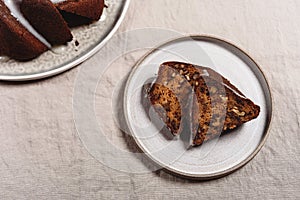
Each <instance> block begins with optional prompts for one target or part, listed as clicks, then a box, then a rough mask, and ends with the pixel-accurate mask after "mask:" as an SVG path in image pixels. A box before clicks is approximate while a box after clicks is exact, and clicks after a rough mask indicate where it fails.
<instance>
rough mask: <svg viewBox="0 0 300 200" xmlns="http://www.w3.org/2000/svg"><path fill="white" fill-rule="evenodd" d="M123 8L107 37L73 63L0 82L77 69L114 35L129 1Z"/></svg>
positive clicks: (7, 77) (0, 76)
mask: <svg viewBox="0 0 300 200" xmlns="http://www.w3.org/2000/svg"><path fill="white" fill-rule="evenodd" d="M125 1H126V2H125V3H124V7H123V9H122V12H121V14H120V16H119V18H118V20H117V22H116V23H115V25H114V27H113V28H112V29H111V31H110V32H109V33H108V35H107V36H106V37H105V38H104V39H103V40H102V41H101V42H100V43H99V44H97V45H96V46H95V47H94V48H93V49H91V50H90V51H87V53H83V55H81V56H79V57H78V58H76V59H75V60H74V61H71V62H70V63H68V64H66V65H63V66H62V67H59V68H55V69H52V70H49V71H45V72H41V73H36V74H28V75H18V76H6V75H0V80H1V81H32V80H38V79H44V78H48V77H51V76H55V75H57V74H60V73H63V72H65V71H67V70H69V69H72V68H74V67H77V66H78V65H80V64H81V63H82V62H84V61H86V60H87V59H89V58H90V57H92V56H93V55H94V54H96V53H97V52H98V51H99V50H100V49H101V48H102V47H103V46H104V45H105V44H106V42H107V41H109V40H110V39H111V37H112V36H113V35H114V34H115V32H116V31H117V30H118V28H119V27H120V25H121V23H122V21H123V20H124V18H125V16H126V13H127V11H128V8H129V4H130V0H125Z"/></svg>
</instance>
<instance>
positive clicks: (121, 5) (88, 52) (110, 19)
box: [0, 0, 129, 81]
mask: <svg viewBox="0 0 300 200" xmlns="http://www.w3.org/2000/svg"><path fill="white" fill-rule="evenodd" d="M105 4H106V5H107V6H108V8H105V9H104V11H103V15H102V17H101V19H100V20H99V21H98V22H95V23H93V24H90V25H87V26H81V27H78V28H73V29H72V34H73V36H74V39H73V41H72V42H69V43H68V45H67V46H62V47H57V48H53V49H51V50H49V51H47V52H45V53H44V54H42V55H41V56H40V57H38V58H37V59H34V60H32V61H29V62H17V61H15V60H12V59H8V58H6V57H1V58H0V80H10V81H25V80H34V79H41V78H45V77H49V76H53V75H56V74H59V73H61V72H64V71H66V70H68V69H70V68H72V67H75V66H76V65H78V64H80V63H81V62H83V61H84V60H86V59H88V58H89V57H90V56H92V55H94V53H96V52H97V50H99V49H100V48H101V47H102V46H103V45H104V44H105V43H106V42H107V41H108V40H109V39H110V37H111V36H112V35H113V34H114V33H115V31H116V30H117V28H118V27H119V25H120V24H121V21H122V20H123V18H124V16H125V13H126V11H127V8H128V5H129V0H119V1H115V0H105ZM75 41H78V42H79V45H76V44H75Z"/></svg>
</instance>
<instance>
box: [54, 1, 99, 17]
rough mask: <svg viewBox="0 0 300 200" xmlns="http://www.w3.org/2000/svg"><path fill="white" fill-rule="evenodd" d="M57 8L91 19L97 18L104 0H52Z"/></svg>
mask: <svg viewBox="0 0 300 200" xmlns="http://www.w3.org/2000/svg"><path fill="white" fill-rule="evenodd" d="M52 2H53V3H55V5H56V7H57V8H58V9H59V10H62V11H65V12H67V13H72V14H75V15H78V16H81V17H86V18H88V19H91V20H99V19H100V17H101V14H102V11H103V8H104V0H52Z"/></svg>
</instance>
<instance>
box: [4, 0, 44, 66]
mask: <svg viewBox="0 0 300 200" xmlns="http://www.w3.org/2000/svg"><path fill="white" fill-rule="evenodd" d="M47 49H48V48H47V46H46V45H44V44H43V43H42V42H40V41H39V40H38V39H37V38H36V37H34V36H33V35H32V34H31V33H30V32H29V31H28V30H27V29H26V28H25V27H23V25H22V24H20V23H19V22H18V21H17V20H16V18H14V17H13V16H12V15H11V13H10V10H9V9H8V8H7V7H6V5H5V4H4V2H3V1H2V0H0V53H1V54H4V55H6V56H9V57H11V58H13V59H17V60H30V59H33V58H35V57H37V56H39V55H40V54H42V53H43V52H45V51H47Z"/></svg>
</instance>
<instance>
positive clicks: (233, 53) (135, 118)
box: [124, 36, 272, 179]
mask: <svg viewBox="0 0 300 200" xmlns="http://www.w3.org/2000/svg"><path fill="white" fill-rule="evenodd" d="M165 61H183V62H188V63H193V64H197V65H202V66H207V67H210V68H212V69H214V70H215V71H217V72H219V73H220V74H222V75H223V76H224V77H226V78H227V79H228V80H230V81H231V82H232V83H233V84H234V85H235V86H237V88H239V89H240V90H241V91H242V92H243V93H244V94H245V95H246V97H248V98H250V99H251V100H252V101H253V102H254V103H256V104H258V105H259V106H260V107H261V112H260V115H259V116H258V118H257V119H255V120H252V121H250V122H248V123H246V124H244V125H243V126H241V127H240V128H238V129H236V130H234V131H232V132H231V133H230V134H226V135H224V136H221V137H220V138H218V139H215V140H212V141H210V142H207V143H204V144H203V145H202V146H199V147H197V148H192V149H190V150H187V149H186V148H185V146H184V145H183V142H182V141H181V140H179V139H176V138H171V139H170V138H168V137H166V136H164V135H163V134H162V133H160V130H161V126H158V125H157V123H156V125H154V123H152V122H151V119H152V120H153V118H151V117H150V118H149V117H148V111H146V109H145V108H144V106H143V104H142V101H141V99H143V93H142V86H143V85H144V84H145V82H147V80H149V79H151V78H153V77H155V76H156V75H157V71H158V68H159V65H160V64H161V63H163V62H165ZM124 112H125V117H126V121H127V124H128V127H129V130H130V132H131V134H132V135H133V137H134V139H135V140H136V143H137V144H138V146H139V147H140V148H141V149H142V151H144V153H146V154H147V155H148V156H149V157H150V158H151V159H152V160H153V161H154V162H156V163H157V164H159V165H161V166H162V167H163V168H165V169H167V170H168V171H170V172H173V173H176V174H177V175H181V176H185V177H188V178H196V179H210V178H216V177H220V176H223V175H226V174H228V173H230V172H232V171H234V170H236V169H238V168H240V167H241V166H243V165H244V164H246V163H247V162H248V161H250V160H251V159H252V158H253V157H254V156H255V155H256V153H258V151H259V150H260V148H261V147H262V145H263V144H264V142H265V140H266V138H267V131H268V127H269V124H270V121H271V115H272V100H271V94H270V90H269V86H268V84H267V82H266V80H265V77H264V75H263V73H262V72H261V70H260V68H259V67H258V65H257V64H256V63H255V62H254V61H253V59H251V58H250V57H249V56H248V55H247V54H246V53H245V52H244V51H242V50H241V49H239V48H238V47H236V46H235V45H232V44H230V43H228V42H226V41H224V40H221V39H217V38H214V37H208V36H192V37H184V38H180V39H176V40H173V41H171V42H168V43H165V44H163V45H162V46H160V47H159V48H157V49H155V50H153V51H151V52H150V53H149V54H147V55H146V56H145V57H144V58H142V59H141V61H140V62H139V63H138V64H137V65H136V66H135V68H134V69H133V71H132V72H131V74H130V76H129V79H128V82H127V85H126V90H125V98H124ZM150 116H152V115H151V109H150Z"/></svg>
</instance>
